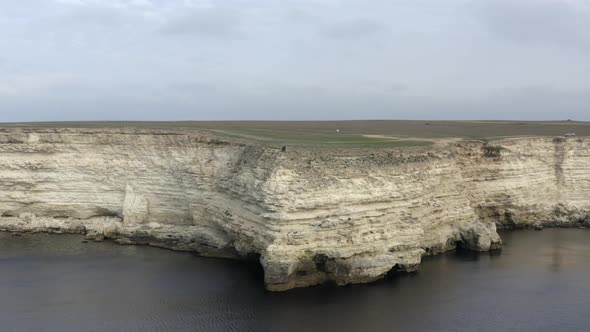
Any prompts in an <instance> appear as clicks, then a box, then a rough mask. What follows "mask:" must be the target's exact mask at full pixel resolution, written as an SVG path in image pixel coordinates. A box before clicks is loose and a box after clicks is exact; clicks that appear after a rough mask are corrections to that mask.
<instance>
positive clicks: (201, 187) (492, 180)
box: [0, 129, 590, 290]
mask: <svg viewBox="0 0 590 332" xmlns="http://www.w3.org/2000/svg"><path fill="white" fill-rule="evenodd" d="M494 145H499V146H502V148H503V149H502V150H501V152H500V154H499V155H494V154H491V155H488V154H486V153H485V151H484V150H482V147H483V145H482V143H478V142H458V143H449V144H446V145H437V146H435V147H432V148H427V149H425V148H413V149H402V150H395V149H391V150H360V149H351V150H343V149H342V150H341V149H336V150H327V149H306V148H302V147H299V148H295V147H289V148H288V149H287V151H281V149H279V148H278V147H277V148H273V147H269V146H262V145H257V144H246V143H241V142H238V141H231V140H221V139H219V138H216V137H212V136H208V135H205V134H202V133H196V132H194V131H174V132H171V131H156V130H132V129H124V130H123V129H120V130H107V129H103V130H86V129H35V130H26V129H4V130H0V215H1V217H0V230H7V231H50V232H77V233H82V234H86V236H87V237H89V238H92V239H96V240H101V239H104V238H110V239H114V240H116V241H118V242H120V243H129V244H132V243H138V244H150V245H156V246H162V247H166V248H171V249H176V250H189V251H195V252H198V253H199V254H201V255H207V256H216V257H230V258H252V257H259V259H260V262H261V264H262V265H263V267H264V270H265V281H266V286H267V288H268V289H270V290H286V289H290V288H293V287H302V286H309V285H315V284H319V283H323V282H326V281H332V282H335V283H337V284H347V283H361V282H370V281H373V280H376V279H379V278H382V277H383V276H385V275H386V274H387V273H388V272H390V271H395V270H402V271H412V270H415V269H416V268H417V266H418V265H419V263H420V260H421V257H422V256H424V255H428V254H436V253H439V252H442V251H445V250H449V249H452V248H455V247H456V246H457V245H461V246H463V247H465V248H468V249H473V250H490V249H494V248H499V247H500V246H501V240H500V237H499V236H498V234H497V232H496V228H497V227H505V228H515V227H542V226H586V225H589V224H590V216H589V214H588V211H590V201H589V199H588V197H590V196H589V195H590V140H589V139H578V138H569V139H563V138H556V139H553V138H535V137H532V138H518V139H505V140H502V141H499V142H495V143H494Z"/></svg>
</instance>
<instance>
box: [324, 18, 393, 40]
mask: <svg viewBox="0 0 590 332" xmlns="http://www.w3.org/2000/svg"><path fill="white" fill-rule="evenodd" d="M321 31H322V33H323V35H324V36H327V37H329V38H333V39H349V40H355V39H363V38H369V37H374V36H376V35H378V34H381V33H385V32H387V27H386V26H385V25H384V24H382V23H380V22H378V21H375V20H371V19H365V18H358V19H351V20H346V21H341V22H336V23H332V24H327V25H325V26H324V27H323V28H322V30H321Z"/></svg>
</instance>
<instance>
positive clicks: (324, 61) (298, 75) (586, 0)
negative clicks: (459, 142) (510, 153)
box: [0, 0, 590, 122]
mask: <svg viewBox="0 0 590 332" xmlns="http://www.w3.org/2000/svg"><path fill="white" fill-rule="evenodd" d="M333 119H431V120H437V119H506V120H561V119H574V120H590V0H218V1H216V0H19V1H13V0H0V122H9V121H62V120H333Z"/></svg>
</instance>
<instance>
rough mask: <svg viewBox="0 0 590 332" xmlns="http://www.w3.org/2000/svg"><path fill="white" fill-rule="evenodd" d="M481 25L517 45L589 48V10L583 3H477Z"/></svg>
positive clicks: (499, 0) (500, 0)
mask: <svg viewBox="0 0 590 332" xmlns="http://www.w3.org/2000/svg"><path fill="white" fill-rule="evenodd" d="M475 3H476V4H475V5H474V8H475V9H476V13H477V16H478V18H479V19H480V20H481V22H482V23H483V24H484V25H485V26H486V27H487V28H488V29H489V30H490V31H491V32H493V33H494V34H495V35H497V36H499V37H501V38H504V39H508V40H511V41H514V42H518V43H553V44H556V45H559V46H568V47H574V48H586V47H589V46H590V10H589V7H588V3H587V2H585V1H568V0H493V1H477V2H475Z"/></svg>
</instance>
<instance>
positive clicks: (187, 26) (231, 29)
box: [160, 7, 240, 38]
mask: <svg viewBox="0 0 590 332" xmlns="http://www.w3.org/2000/svg"><path fill="white" fill-rule="evenodd" d="M160 31H161V32H162V33H164V34H167V35H185V36H208V37H213V38H230V37H237V36H239V35H240V15H239V14H238V12H237V10H235V9H231V8H219V7H213V8H200V9H193V10H191V11H190V12H189V13H183V14H181V15H179V16H176V17H173V18H170V19H168V20H167V22H166V23H165V24H164V25H163V26H162V27H161V29H160Z"/></svg>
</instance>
